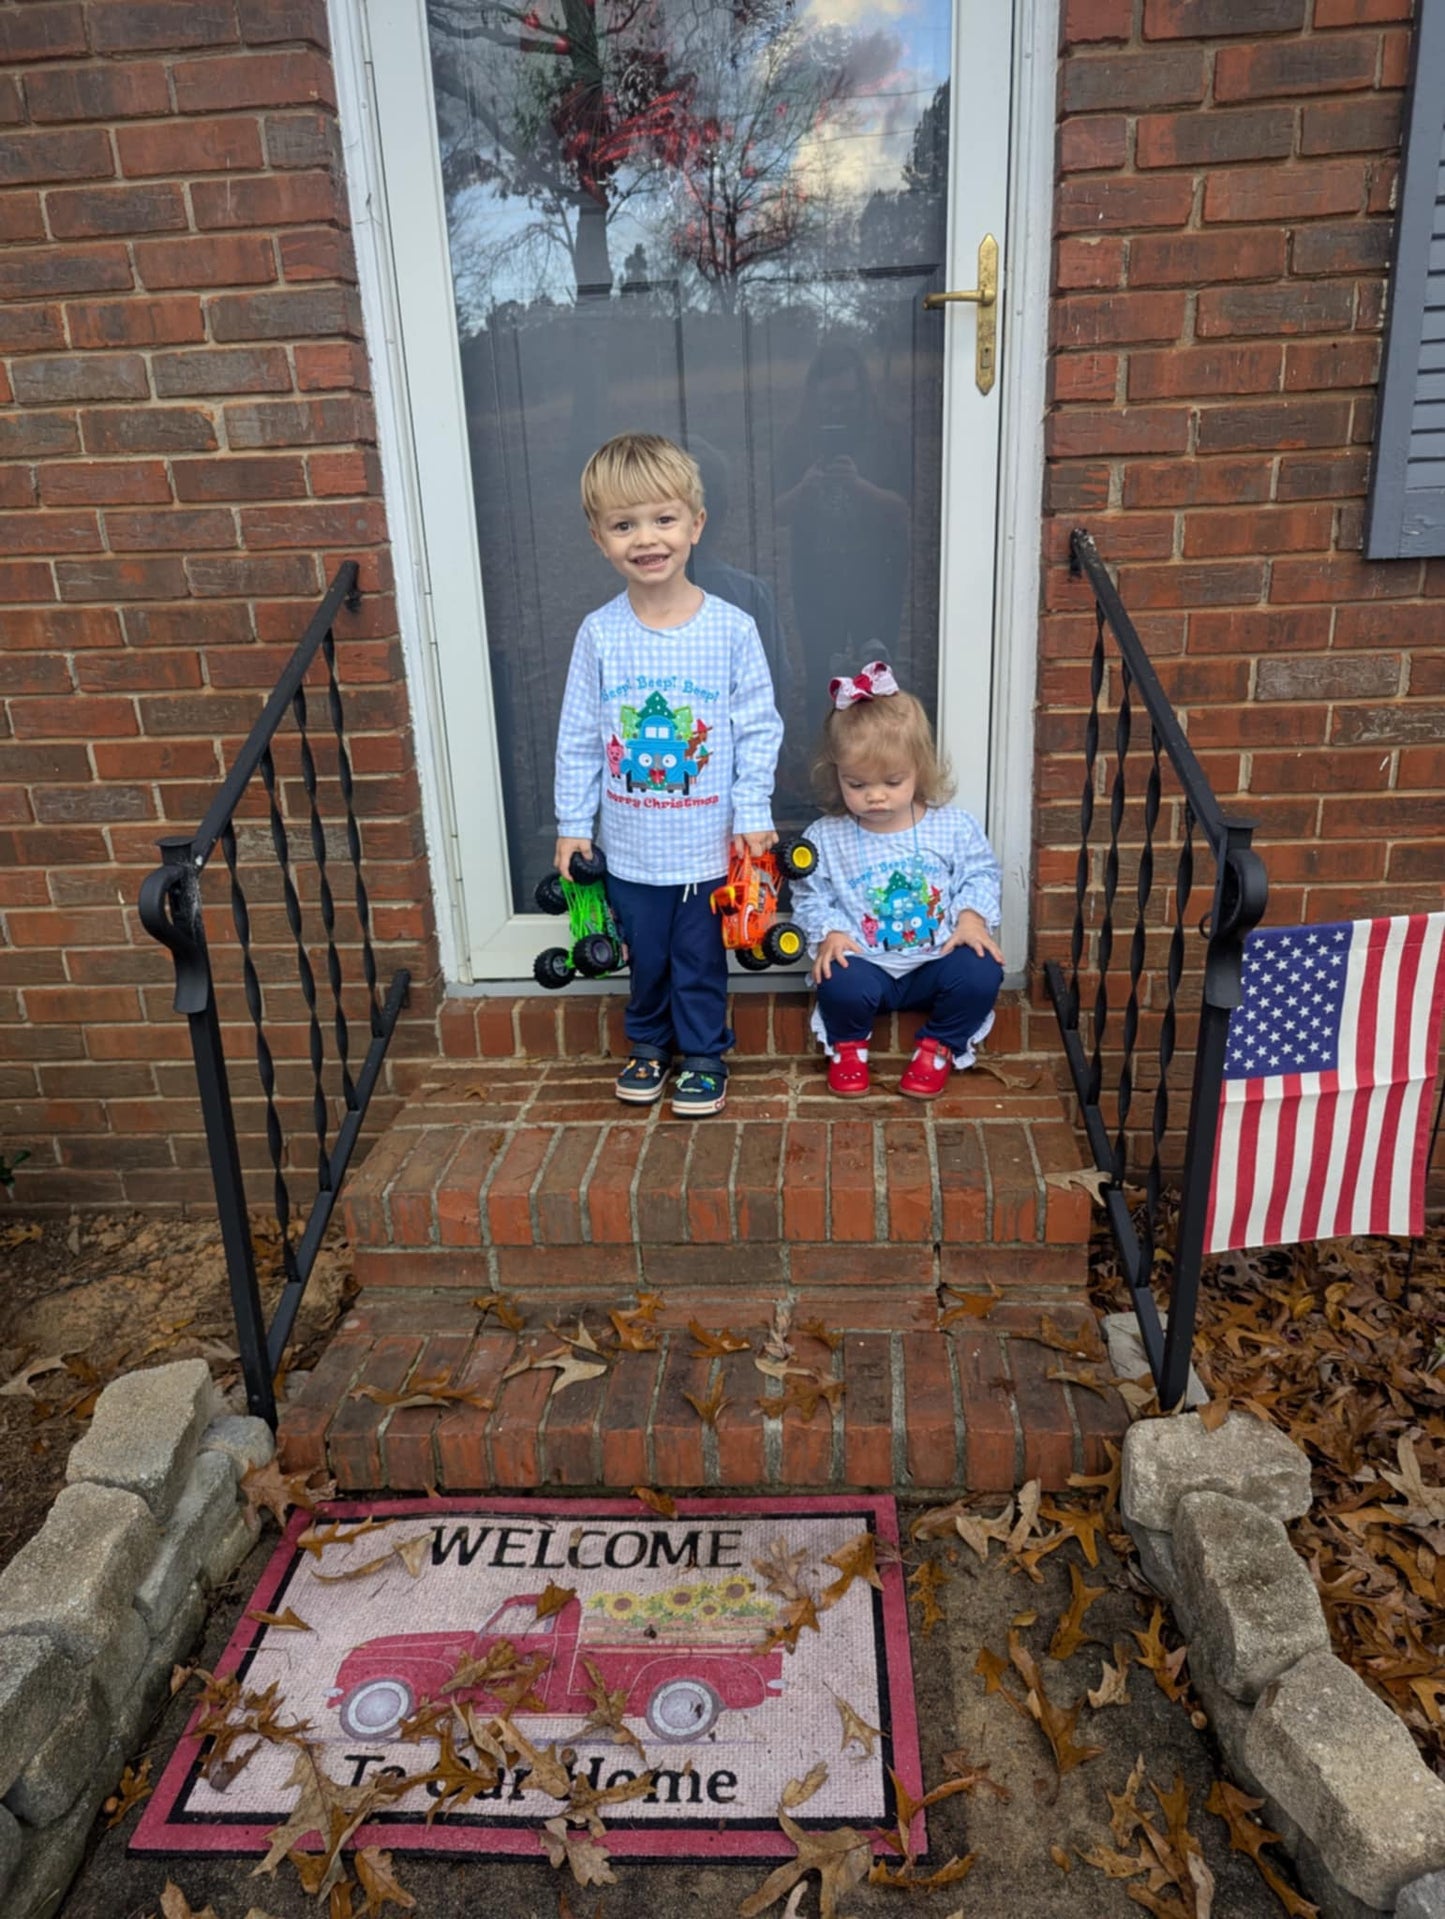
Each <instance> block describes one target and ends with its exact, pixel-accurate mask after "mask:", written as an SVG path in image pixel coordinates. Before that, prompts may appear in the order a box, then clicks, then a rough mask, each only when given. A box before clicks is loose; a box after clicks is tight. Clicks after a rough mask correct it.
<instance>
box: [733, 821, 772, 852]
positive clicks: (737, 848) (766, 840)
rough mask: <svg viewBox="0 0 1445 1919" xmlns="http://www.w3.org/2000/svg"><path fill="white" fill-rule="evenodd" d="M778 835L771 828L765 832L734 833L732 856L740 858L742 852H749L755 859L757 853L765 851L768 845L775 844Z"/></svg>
mask: <svg viewBox="0 0 1445 1919" xmlns="http://www.w3.org/2000/svg"><path fill="white" fill-rule="evenodd" d="M777 843H778V836H777V834H776V833H774V832H773V831H772V829H771V828H769V830H768V831H767V832H766V833H734V834H733V856H734V858H736V859H741V858H742V856H743V854H744V853H751V854H752V856H753V858H754V859H756V858H757V856H758V854H759V853H766V852H767V850H768V848H769V847H770V846H776V845H777Z"/></svg>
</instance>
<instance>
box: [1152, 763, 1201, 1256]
mask: <svg viewBox="0 0 1445 1919" xmlns="http://www.w3.org/2000/svg"><path fill="white" fill-rule="evenodd" d="M1193 888H1194V809H1193V807H1191V806H1190V804H1189V802H1188V801H1187V800H1186V801H1185V803H1184V844H1183V846H1182V847H1181V848H1180V849H1179V864H1178V867H1177V868H1176V870H1175V874H1174V931H1173V932H1172V933H1171V934H1170V937H1169V959H1168V963H1167V967H1166V972H1165V980H1166V984H1167V986H1168V994H1167V996H1166V998H1165V1001H1164V1017H1163V1019H1162V1020H1161V1022H1160V1025H1159V1084H1158V1086H1157V1087H1156V1088H1155V1090H1154V1123H1153V1134H1154V1148H1153V1152H1152V1153H1151V1154H1150V1158H1149V1173H1148V1177H1147V1178H1146V1179H1145V1182H1144V1237H1145V1241H1146V1250H1147V1252H1148V1256H1149V1268H1150V1269H1152V1267H1153V1263H1154V1247H1155V1244H1156V1242H1157V1239H1158V1233H1159V1200H1160V1195H1161V1194H1162V1192H1163V1188H1164V1174H1163V1168H1162V1167H1161V1165H1160V1153H1161V1150H1162V1148H1163V1144H1164V1135H1165V1134H1166V1133H1167V1132H1168V1130H1169V1065H1170V1062H1171V1060H1172V1059H1173V1058H1174V1040H1175V1032H1176V1026H1177V1021H1176V1016H1175V1011H1174V1002H1175V996H1176V995H1177V993H1178V991H1179V982H1180V980H1181V978H1182V977H1183V974H1184V918H1185V914H1186V913H1187V912H1188V910H1189V895H1190V893H1191V892H1192V891H1193Z"/></svg>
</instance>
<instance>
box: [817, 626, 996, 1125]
mask: <svg viewBox="0 0 1445 1919" xmlns="http://www.w3.org/2000/svg"><path fill="white" fill-rule="evenodd" d="M828 691H829V694H830V696H831V700H832V706H831V709H830V711H829V713H828V718H827V721H826V722H825V724H824V727H823V742H822V750H821V752H820V753H819V756H818V759H817V762H816V765H815V769H814V771H815V775H816V778H817V782H818V790H819V797H820V799H821V800H822V802H823V804H824V805H825V806H826V807H827V809H828V814H827V817H825V818H823V819H821V820H818V821H817V822H815V824H814V825H812V826H810V827H809V828H808V838H809V839H810V840H811V841H812V842H813V844H814V845H815V846H816V847H817V849H818V864H817V868H816V870H815V871H814V872H813V873H812V874H810V875H809V877H808V878H807V879H806V880H797V881H795V882H794V887H793V917H794V919H795V920H796V921H797V923H798V925H799V926H801V927H802V929H803V931H804V933H805V934H806V935H807V939H808V948H809V951H810V953H811V954H812V956H813V962H814V964H813V974H812V977H813V981H814V984H815V985H816V987H817V990H818V1000H817V1005H816V1006H815V1008H814V1010H813V1031H814V1032H815V1033H817V1035H818V1037H819V1039H821V1040H822V1042H823V1045H824V1048H825V1050H826V1051H827V1053H828V1056H829V1061H830V1063H829V1067H828V1085H829V1087H830V1089H831V1090H832V1091H833V1092H835V1093H837V1094H839V1095H841V1097H843V1098H844V1099H856V1098H858V1097H860V1096H861V1095H862V1094H864V1093H866V1092H867V1091H868V1039H869V1035H870V1034H871V1032H872V1030H873V1021H874V1018H875V1017H876V1015H877V1014H879V1013H880V1012H889V1011H894V1010H907V1011H918V1012H925V1013H926V1014H927V1018H926V1020H925V1021H924V1024H923V1027H922V1029H921V1031H920V1032H919V1035H918V1044H917V1048H916V1050H915V1052H914V1054H913V1058H912V1060H911V1061H910V1062H909V1065H908V1067H907V1068H906V1070H905V1072H904V1074H903V1078H902V1080H901V1081H900V1083H899V1088H898V1090H899V1092H901V1093H906V1094H908V1095H909V1097H910V1098H913V1099H933V1098H935V1097H936V1096H937V1095H938V1094H939V1093H941V1092H942V1091H943V1089H944V1087H945V1085H946V1084H947V1082H948V1075H949V1073H950V1071H951V1070H952V1069H953V1067H954V1065H955V1064H957V1065H958V1066H959V1067H960V1068H962V1067H965V1066H971V1065H972V1064H973V1047H974V1043H975V1042H976V1041H978V1040H980V1039H982V1038H983V1036H984V1034H985V1033H986V1032H987V1031H988V1029H989V1028H990V1027H991V1026H992V1025H993V1005H994V1001H995V1000H996V999H997V998H998V991H999V987H1000V986H1001V985H1002V983H1003V954H1002V953H1001V952H1000V950H999V948H998V946H997V944H996V943H995V940H994V932H995V931H996V929H997V927H998V920H999V863H998V860H997V858H996V857H995V855H994V852H993V849H992V847H991V846H990V845H989V843H988V841H987V839H986V838H985V837H984V832H983V828H982V827H981V826H980V825H979V824H978V822H977V820H975V819H974V818H973V816H972V814H969V813H965V812H964V811H963V810H962V809H961V808H960V807H956V806H949V805H948V804H947V801H948V799H949V798H950V796H951V793H952V785H951V782H950V780H949V777H948V771H947V768H946V767H945V766H944V765H943V764H942V763H941V762H940V760H939V755H938V749H937V747H936V745H935V744H934V739H933V729H932V727H931V726H930V725H929V723H928V715H927V714H926V713H925V712H924V710H923V708H922V706H921V705H920V704H919V702H918V701H917V700H916V699H915V698H914V697H913V695H912V694H911V693H903V692H900V691H899V688H898V682H897V681H896V680H895V679H894V677H893V674H892V672H891V670H890V669H889V668H888V667H887V666H886V665H885V664H884V662H883V661H881V660H878V661H875V662H874V663H873V665H871V666H868V667H865V668H864V669H863V671H862V672H861V673H859V674H858V676H857V678H856V679H842V680H834V681H833V682H832V684H831V686H830V687H829V689H828Z"/></svg>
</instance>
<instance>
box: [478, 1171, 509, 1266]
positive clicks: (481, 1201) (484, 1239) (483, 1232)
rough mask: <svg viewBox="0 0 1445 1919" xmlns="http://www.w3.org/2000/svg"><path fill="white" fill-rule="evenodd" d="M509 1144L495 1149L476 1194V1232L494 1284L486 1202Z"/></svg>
mask: <svg viewBox="0 0 1445 1919" xmlns="http://www.w3.org/2000/svg"><path fill="white" fill-rule="evenodd" d="M512 1137H513V1138H515V1134H514V1135H512ZM510 1144H511V1139H508V1140H507V1141H506V1144H504V1145H502V1146H499V1147H497V1148H496V1150H495V1151H494V1152H493V1154H492V1157H491V1161H490V1163H489V1164H488V1166H487V1172H486V1177H485V1179H483V1181H482V1183H481V1187H480V1189H479V1190H478V1193H477V1230H478V1232H479V1234H480V1236H481V1243H482V1246H483V1247H484V1248H485V1250H486V1251H487V1252H488V1254H489V1255H490V1259H491V1272H492V1279H493V1281H494V1282H495V1280H496V1277H497V1257H496V1242H495V1241H494V1240H493V1238H492V1223H491V1220H490V1219H489V1218H488V1216H487V1201H488V1200H489V1199H490V1198H491V1194H492V1181H493V1180H494V1179H495V1178H496V1177H497V1168H498V1167H499V1166H500V1165H501V1163H502V1161H503V1160H504V1159H505V1158H506V1157H507V1147H508V1146H510Z"/></svg>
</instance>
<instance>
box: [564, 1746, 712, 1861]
mask: <svg viewBox="0 0 1445 1919" xmlns="http://www.w3.org/2000/svg"><path fill="white" fill-rule="evenodd" d="M639 1750H641V1749H640V1748H639ZM692 1770H693V1765H692V1761H691V1760H690V1759H689V1760H688V1762H687V1764H686V1765H685V1766H684V1767H683V1769H682V1776H683V1778H686V1777H687V1776H688V1775H689V1774H690V1773H691V1772H692ZM656 1779H657V1774H656V1773H655V1772H651V1771H649V1772H640V1773H638V1775H637V1777H636V1778H635V1779H619V1780H618V1782H617V1784H616V1785H615V1786H602V1787H593V1786H589V1785H588V1783H587V1781H586V1780H585V1779H583V1778H580V1777H577V1776H574V1778H573V1780H572V1790H571V1792H570V1793H569V1794H568V1795H567V1819H568V1821H569V1822H570V1823H571V1824H572V1825H574V1826H586V1828H587V1830H588V1831H589V1832H590V1833H591V1835H592V1837H593V1838H594V1839H605V1838H606V1837H607V1828H606V1826H604V1825H603V1823H602V1820H601V1818H600V1817H599V1812H600V1808H601V1807H603V1806H620V1805H624V1804H625V1803H626V1802H627V1801H628V1800H629V1799H645V1798H646V1797H647V1795H648V1794H649V1793H650V1792H651V1791H652V1788H653V1785H654V1783H655V1782H656Z"/></svg>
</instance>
